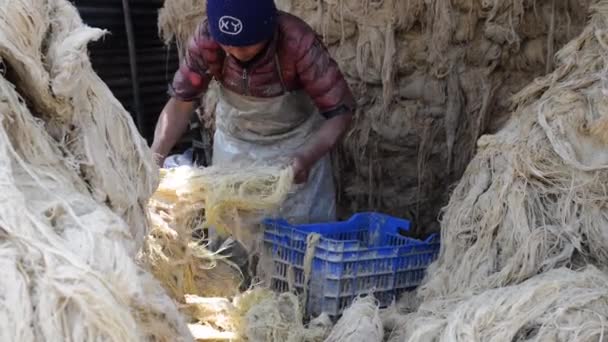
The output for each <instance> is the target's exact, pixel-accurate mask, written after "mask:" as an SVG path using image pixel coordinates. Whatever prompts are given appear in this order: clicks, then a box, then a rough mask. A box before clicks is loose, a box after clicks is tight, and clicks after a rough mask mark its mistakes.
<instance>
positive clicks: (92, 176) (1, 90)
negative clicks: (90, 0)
mask: <svg viewBox="0 0 608 342" xmlns="http://www.w3.org/2000/svg"><path fill="white" fill-rule="evenodd" d="M102 34H103V31H101V30H98V29H94V28H90V27H87V26H85V25H83V24H82V22H81V20H80V18H79V16H78V13H77V11H76V9H75V8H74V7H73V5H71V3H70V2H68V1H65V0H10V1H8V0H6V1H0V61H1V63H0V64H1V65H2V75H1V76H0V113H1V115H0V149H1V152H0V165H2V167H0V173H1V179H2V181H1V182H0V197H1V199H0V201H1V202H2V205H1V206H0V266H1V267H2V274H3V277H1V279H0V293H2V295H1V296H0V340H2V341H145V340H150V341H189V340H191V339H192V337H191V335H190V333H189V331H188V330H187V326H186V324H185V322H184V321H183V318H182V317H181V315H180V314H179V312H178V310H177V308H176V306H175V304H174V303H173V301H172V300H171V299H170V298H169V297H168V296H167V295H166V293H165V291H164V290H163V288H162V287H161V286H160V284H159V283H158V281H157V280H155V279H154V278H153V277H152V276H151V275H150V274H149V273H147V272H145V271H144V270H143V269H141V267H139V266H138V265H137V264H136V263H135V261H134V259H133V257H134V256H135V253H136V251H137V250H138V249H139V245H141V242H142V241H143V240H142V238H143V236H145V234H146V220H145V213H144V210H143V204H144V203H145V202H146V201H147V199H148V197H149V196H150V195H151V194H152V191H153V189H154V188H155V187H156V181H157V176H156V174H157V170H156V167H155V166H154V164H153V162H152V155H151V153H150V151H149V150H148V149H147V148H146V145H145V142H144V141H143V139H142V138H141V137H140V136H139V135H138V134H137V131H136V129H135V127H134V125H133V122H132V120H131V118H130V116H129V114H128V113H127V112H126V111H125V110H124V108H122V107H121V105H120V104H119V103H118V102H117V101H116V99H115V98H114V97H112V95H111V93H110V91H109V90H108V88H107V87H106V86H105V85H104V84H103V83H102V82H101V81H100V79H99V78H98V77H97V76H96V75H95V73H94V72H93V71H92V68H91V65H90V62H89V60H88V57H87V50H86V45H87V43H88V42H89V41H91V40H94V39H98V38H100V37H101V36H102Z"/></svg>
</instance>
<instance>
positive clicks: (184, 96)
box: [169, 23, 212, 101]
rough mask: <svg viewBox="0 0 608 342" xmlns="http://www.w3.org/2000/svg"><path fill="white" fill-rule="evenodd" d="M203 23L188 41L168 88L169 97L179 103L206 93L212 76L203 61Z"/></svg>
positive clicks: (204, 34) (204, 43) (204, 39)
mask: <svg viewBox="0 0 608 342" xmlns="http://www.w3.org/2000/svg"><path fill="white" fill-rule="evenodd" d="M203 27H205V23H203V24H201V25H200V26H199V27H197V29H196V31H195V34H194V35H193V36H192V37H191V38H190V39H189V41H188V46H187V48H186V52H185V54H184V58H183V60H182V62H181V63H180V66H179V69H178V70H177V72H176V73H175V75H174V76H173V82H172V83H171V84H170V86H169V95H171V96H172V97H174V98H176V99H178V100H181V101H193V100H196V99H197V98H199V97H201V96H202V94H203V93H204V92H205V91H207V88H208V86H209V83H210V82H211V79H212V76H211V74H210V73H209V70H208V63H207V61H206V60H205V53H204V49H205V45H206V40H208V38H207V33H206V31H205V30H204V29H203Z"/></svg>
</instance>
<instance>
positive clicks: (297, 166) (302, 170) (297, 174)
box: [291, 154, 312, 184]
mask: <svg viewBox="0 0 608 342" xmlns="http://www.w3.org/2000/svg"><path fill="white" fill-rule="evenodd" d="M291 166H292V167H293V176H294V183H296V184H302V183H306V182H307V181H308V175H309V173H310V169H311V168H312V163H310V162H309V161H308V160H307V158H306V157H305V156H304V155H299V154H298V155H295V157H294V159H293V162H292V164H291Z"/></svg>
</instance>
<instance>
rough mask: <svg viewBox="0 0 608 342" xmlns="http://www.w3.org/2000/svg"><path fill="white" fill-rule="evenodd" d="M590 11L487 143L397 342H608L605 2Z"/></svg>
mask: <svg viewBox="0 0 608 342" xmlns="http://www.w3.org/2000/svg"><path fill="white" fill-rule="evenodd" d="M591 8H592V9H593V12H594V14H593V16H592V17H591V19H590V22H589V24H588V26H587V27H586V28H585V29H584V31H583V32H582V33H581V35H579V36H578V37H577V38H576V39H574V40H572V41H571V42H570V43H568V44H567V45H566V46H565V47H564V48H562V49H561V50H560V51H559V52H558V53H557V54H556V65H557V67H556V70H555V71H554V72H553V73H551V74H549V75H547V76H546V77H543V78H541V79H538V80H536V81H535V82H534V83H532V84H531V85H530V86H528V87H526V88H525V89H524V90H522V91H521V92H520V93H519V94H518V95H517V96H516V97H515V102H516V103H517V109H516V110H515V112H514V114H513V117H512V119H511V120H510V121H509V122H508V124H507V125H506V126H505V127H504V128H503V129H502V130H501V131H500V132H498V133H497V134H494V135H487V136H483V137H482V138H481V139H480V140H479V143H478V148H479V151H478V153H477V155H476V156H475V158H474V159H473V161H472V162H471V164H470V165H469V167H468V168H467V170H466V172H465V175H464V177H463V179H462V180H461V182H460V183H459V185H458V187H457V188H456V189H455V191H454V194H453V195H452V198H451V200H450V203H449V205H448V206H447V209H446V213H445V217H444V218H443V222H442V224H443V227H442V228H443V229H442V248H441V252H440V256H439V260H438V261H437V262H436V263H435V264H433V266H432V267H431V268H430V269H429V276H428V279H427V281H426V283H425V284H424V285H423V286H422V287H421V288H420V290H419V291H418V294H419V295H420V297H421V299H422V300H423V301H422V304H421V305H420V307H419V308H418V310H417V311H416V312H414V313H412V314H409V315H406V316H403V317H402V319H401V322H402V323H403V324H401V328H398V331H396V332H395V337H394V338H393V339H392V341H472V340H473V341H477V340H480V341H605V340H606V338H607V336H608V321H607V320H606V317H608V316H607V315H608V268H607V265H608V220H607V217H608V207H607V206H606V199H607V198H608V189H607V188H606V186H605V184H607V182H608V154H607V153H606V151H607V150H608V145H607V143H608V140H607V139H606V137H607V133H606V132H607V128H608V100H607V98H606V94H608V83H607V82H606V73H607V71H608V44H607V42H608V1H607V0H596V1H595V2H594V4H592V7H591ZM394 326H399V324H394Z"/></svg>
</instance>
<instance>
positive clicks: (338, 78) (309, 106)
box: [152, 0, 355, 223]
mask: <svg viewBox="0 0 608 342" xmlns="http://www.w3.org/2000/svg"><path fill="white" fill-rule="evenodd" d="M212 79H216V80H217V81H219V84H220V90H219V102H218V105H217V109H216V132H215V135H214V139H213V140H214V145H213V157H212V164H213V165H219V166H226V167H235V165H248V164H253V163H259V162H260V161H263V162H266V163H269V164H272V163H279V162H280V161H282V160H285V158H290V160H291V162H292V166H293V170H294V175H295V182H296V184H301V185H300V186H299V187H298V189H297V191H296V192H295V194H294V195H293V196H290V197H289V198H288V200H287V201H286V203H285V206H284V208H282V210H281V215H282V216H283V217H285V218H287V219H291V220H292V221H294V222H296V223H306V222H325V221H332V220H335V190H334V183H333V174H332V170H331V161H330V158H329V153H328V152H330V150H331V149H332V148H333V147H334V146H335V145H336V143H337V142H338V141H339V139H340V138H341V137H342V136H343V135H344V133H345V132H346V130H347V129H348V127H349V125H350V124H351V121H352V115H353V112H354V110H355V101H354V98H353V95H352V93H351V91H350V89H349V88H348V85H347V83H346V81H345V79H344V77H343V75H342V74H341V72H340V70H339V68H338V66H337V64H336V62H335V61H334V60H333V59H332V58H331V57H330V55H329V53H328V51H327V50H326V48H325V47H324V46H323V44H322V43H321V42H320V40H319V39H318V38H317V35H316V34H315V32H314V31H313V30H312V29H311V28H310V27H309V26H308V25H307V24H306V23H304V21H302V20H301V19H299V18H297V17H295V16H292V15H290V14H287V13H284V12H280V11H278V10H277V9H276V7H275V4H274V1H273V0H255V1H252V0H208V1H207V20H204V21H203V22H202V23H201V24H200V25H199V27H198V28H197V29H196V31H195V33H194V35H193V37H192V38H191V40H190V42H189V44H188V47H187V52H186V54H185V57H184V61H183V62H182V64H181V66H180V68H179V70H178V71H177V73H176V74H175V77H174V79H173V83H172V85H171V87H170V93H171V96H172V98H171V99H170V101H169V102H168V103H167V105H166V106H165V108H164V110H163V111H162V113H161V115H160V118H159V122H158V124H157V127H156V131H155V137H154V143H153V145H152V150H153V151H154V152H155V153H156V155H157V157H158V160H159V163H161V164H162V162H163V160H164V159H165V157H166V156H167V154H168V153H169V151H170V150H171V149H172V148H173V146H174V145H175V144H176V143H177V141H178V140H179V139H180V137H181V136H182V134H184V132H185V131H186V129H187V126H188V123H189V119H190V115H191V113H192V111H193V110H194V101H195V100H196V99H198V98H200V97H201V96H202V94H203V93H204V92H205V91H206V90H207V87H208V85H209V83H210V81H211V80H212Z"/></svg>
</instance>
